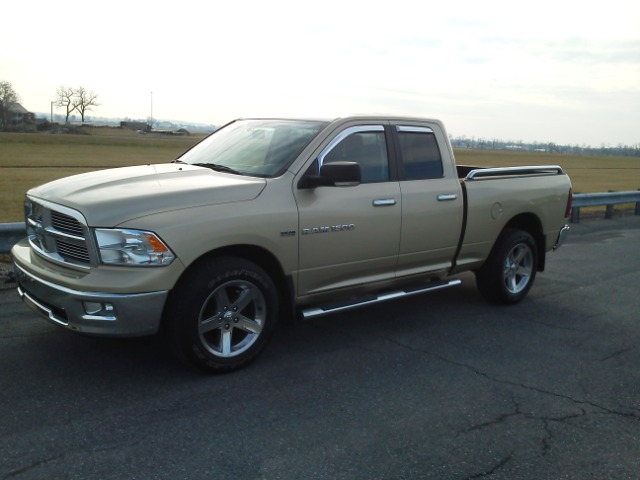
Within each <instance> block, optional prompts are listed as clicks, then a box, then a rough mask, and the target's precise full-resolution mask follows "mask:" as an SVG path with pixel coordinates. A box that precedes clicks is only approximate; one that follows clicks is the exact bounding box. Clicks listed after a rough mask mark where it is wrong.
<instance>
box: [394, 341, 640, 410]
mask: <svg viewBox="0 0 640 480" xmlns="http://www.w3.org/2000/svg"><path fill="white" fill-rule="evenodd" d="M385 338H386V339H387V341H389V342H391V343H393V344H395V345H397V346H399V347H402V348H405V349H407V350H410V351H413V352H415V353H420V354H423V355H429V356H431V357H434V358H437V359H438V360H440V361H442V362H445V363H448V364H450V365H455V366H458V367H461V368H464V369H467V370H469V371H470V372H472V373H474V374H476V375H478V376H479V377H483V378H485V379H487V380H489V381H490V382H494V383H499V384H503V385H510V386H513V387H518V388H523V389H525V390H531V391H534V392H537V393H541V394H543V395H550V396H553V397H556V398H561V399H564V400H569V401H570V402H573V403H575V404H577V405H588V406H590V407H593V408H596V409H599V410H602V411H604V412H606V413H608V414H611V415H618V416H621V417H625V418H632V419H634V420H638V421H640V415H638V414H637V413H635V412H620V411H617V410H613V409H611V408H608V407H605V406H603V405H599V404H597V403H595V402H591V401H589V400H580V399H577V398H573V397H572V396H571V395H566V394H564V393H558V392H553V391H551V390H545V389H543V388H540V387H536V386H534V385H528V384H526V383H520V382H515V381H513V380H506V379H502V378H498V377H495V376H492V375H490V374H488V373H486V372H483V371H482V370H480V369H479V368H477V367H474V366H473V365H470V364H467V363H463V362H459V361H456V360H453V359H451V358H447V357H445V356H444V355H440V354H438V353H434V352H430V351H427V350H422V349H419V348H415V347H412V346H410V345H407V344H404V343H402V342H399V341H397V340H394V339H392V338H387V337H385Z"/></svg>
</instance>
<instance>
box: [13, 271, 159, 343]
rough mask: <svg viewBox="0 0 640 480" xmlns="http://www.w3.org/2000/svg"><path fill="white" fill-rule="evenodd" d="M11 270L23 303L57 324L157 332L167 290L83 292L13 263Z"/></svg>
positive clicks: (105, 332) (107, 332)
mask: <svg viewBox="0 0 640 480" xmlns="http://www.w3.org/2000/svg"><path fill="white" fill-rule="evenodd" d="M13 270H14V273H15V277H16V282H17V283H18V288H17V289H18V294H19V295H20V297H21V298H22V300H23V301H24V303H25V304H26V305H27V306H28V307H30V308H31V309H32V310H34V311H35V312H36V313H38V314H40V315H41V316H42V317H44V318H46V319H47V320H49V321H51V322H53V323H55V324H57V325H61V326H63V327H65V328H68V329H69V330H74V331H76V332H82V333H86V334H92V335H100V336H111V337H135V336H144V335H152V334H154V333H156V332H157V331H158V328H159V326H160V320H161V318H162V311H163V309H164V304H165V301H166V298H167V295H168V291H158V292H149V293H137V294H114V293H99V292H82V291H77V290H72V289H70V288H66V287H62V286H60V285H55V284H54V283H51V282H48V281H46V280H42V279H40V278H37V277H35V276H34V275H32V274H30V273H28V272H26V271H25V270H23V269H22V268H20V266H18V265H17V264H15V263H14V265H13Z"/></svg>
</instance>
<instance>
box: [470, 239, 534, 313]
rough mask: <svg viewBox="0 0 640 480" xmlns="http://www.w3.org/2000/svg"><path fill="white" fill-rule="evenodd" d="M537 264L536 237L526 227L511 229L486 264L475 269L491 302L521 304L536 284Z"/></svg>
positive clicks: (499, 242) (497, 243)
mask: <svg viewBox="0 0 640 480" xmlns="http://www.w3.org/2000/svg"><path fill="white" fill-rule="evenodd" d="M537 265H538V249H537V246H536V242H535V240H534V238H533V237H532V236H531V235H530V234H529V233H528V232H525V231H524V230H518V229H511V228H507V229H505V230H504V231H503V232H502V233H501V234H500V236H499V237H498V240H497V241H496V244H495V245H494V247H493V250H492V251H491V253H490V254H489V258H487V261H486V262H485V264H484V265H483V266H482V268H480V269H479V270H477V271H476V272H475V274H476V284H477V286H478V290H479V291H480V293H481V294H482V295H483V296H484V297H485V298H486V299H487V300H489V301H490V302H494V303H504V304H510V303H517V302H519V301H520V300H522V299H523V298H524V297H525V296H526V295H527V293H528V292H529V289H530V288H531V286H532V285H533V281H534V279H535V277H536V271H537Z"/></svg>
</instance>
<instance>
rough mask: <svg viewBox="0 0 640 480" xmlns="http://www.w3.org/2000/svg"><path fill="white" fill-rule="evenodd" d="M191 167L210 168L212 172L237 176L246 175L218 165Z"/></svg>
mask: <svg viewBox="0 0 640 480" xmlns="http://www.w3.org/2000/svg"><path fill="white" fill-rule="evenodd" d="M191 165H195V166H196V167H205V168H210V169H211V170H215V171H216V172H224V173H233V174H235V175H244V174H243V173H242V172H239V171H237V170H234V169H233V168H231V167H227V166H226V165H219V164H217V163H192V164H191Z"/></svg>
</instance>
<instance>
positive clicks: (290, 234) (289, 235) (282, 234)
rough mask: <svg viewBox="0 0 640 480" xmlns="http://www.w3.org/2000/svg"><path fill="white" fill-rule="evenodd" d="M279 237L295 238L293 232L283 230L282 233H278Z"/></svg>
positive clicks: (294, 232)
mask: <svg viewBox="0 0 640 480" xmlns="http://www.w3.org/2000/svg"><path fill="white" fill-rule="evenodd" d="M280 236H281V237H295V236H296V231H295V230H285V231H284V232H280Z"/></svg>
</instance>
